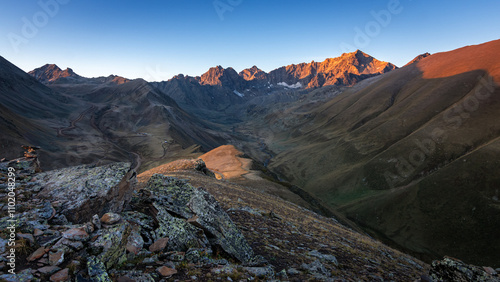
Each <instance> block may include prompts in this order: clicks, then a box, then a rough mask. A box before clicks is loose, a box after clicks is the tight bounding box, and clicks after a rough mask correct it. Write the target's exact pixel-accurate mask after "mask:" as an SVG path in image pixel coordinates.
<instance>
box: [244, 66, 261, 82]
mask: <svg viewBox="0 0 500 282" xmlns="http://www.w3.org/2000/svg"><path fill="white" fill-rule="evenodd" d="M239 75H240V76H241V77H243V79H244V80H254V79H257V80H266V79H267V73H265V72H264V71H262V70H261V69H259V68H258V67H257V66H253V67H251V68H249V69H244V70H242V71H241V72H240V73H239Z"/></svg>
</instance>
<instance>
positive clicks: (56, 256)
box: [49, 250, 64, 265]
mask: <svg viewBox="0 0 500 282" xmlns="http://www.w3.org/2000/svg"><path fill="white" fill-rule="evenodd" d="M63 262H64V251H63V250H58V251H57V252H55V253H49V264H50V265H59V264H61V263H63Z"/></svg>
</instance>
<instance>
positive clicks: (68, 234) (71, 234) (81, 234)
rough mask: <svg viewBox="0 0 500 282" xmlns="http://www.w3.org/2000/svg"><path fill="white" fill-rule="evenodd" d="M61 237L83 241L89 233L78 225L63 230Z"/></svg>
mask: <svg viewBox="0 0 500 282" xmlns="http://www.w3.org/2000/svg"><path fill="white" fill-rule="evenodd" d="M63 237H64V238H66V239H70V240H74V241H85V240H87V239H89V234H88V233H87V231H85V229H84V228H83V227H79V228H72V229H69V230H67V231H65V232H64V233H63Z"/></svg>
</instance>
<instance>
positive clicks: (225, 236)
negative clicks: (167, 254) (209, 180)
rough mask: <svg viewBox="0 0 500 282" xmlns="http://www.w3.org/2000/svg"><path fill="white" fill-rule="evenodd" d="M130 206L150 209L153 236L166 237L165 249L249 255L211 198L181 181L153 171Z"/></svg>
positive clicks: (238, 256)
mask: <svg viewBox="0 0 500 282" xmlns="http://www.w3.org/2000/svg"><path fill="white" fill-rule="evenodd" d="M132 206H134V207H135V208H136V209H137V208H138V209H139V210H145V211H148V210H149V211H151V210H153V211H154V212H152V213H151V214H150V216H152V217H153V218H154V220H155V222H157V224H158V228H157V229H156V231H155V233H154V237H155V239H160V238H163V237H168V238H169V241H168V243H167V249H168V250H180V251H187V249H188V248H189V247H194V248H217V249H220V250H222V251H223V252H225V253H227V254H228V255H229V256H231V257H233V258H235V259H237V260H239V261H241V262H244V263H248V262H250V261H251V260H252V258H253V251H252V249H251V247H250V246H249V245H248V243H247V242H246V240H245V238H244V237H243V235H242V234H241V232H240V231H239V230H238V228H237V227H236V225H235V224H234V223H233V222H232V220H231V219H230V218H229V216H228V215H227V213H226V212H225V211H224V210H223V209H222V208H221V207H220V205H219V203H218V202H217V201H216V200H215V198H214V197H213V196H212V195H210V194H209V193H208V192H206V191H204V190H202V189H200V188H198V189H197V188H194V187H192V186H191V185H189V184H188V183H186V182H184V181H180V180H177V179H175V178H171V177H166V176H163V175H160V174H155V175H153V176H152V177H151V179H150V180H149V182H148V184H147V186H146V187H145V188H144V189H143V190H142V191H141V193H140V196H138V197H137V198H134V201H133V202H132Z"/></svg>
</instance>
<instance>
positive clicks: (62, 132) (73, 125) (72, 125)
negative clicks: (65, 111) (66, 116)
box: [57, 106, 97, 137]
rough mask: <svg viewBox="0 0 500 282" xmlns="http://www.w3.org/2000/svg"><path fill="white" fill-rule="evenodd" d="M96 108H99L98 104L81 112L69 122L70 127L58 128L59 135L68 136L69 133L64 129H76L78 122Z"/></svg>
mask: <svg viewBox="0 0 500 282" xmlns="http://www.w3.org/2000/svg"><path fill="white" fill-rule="evenodd" d="M96 109H97V107H96V106H90V107H89V108H87V109H86V110H85V111H83V112H81V113H80V115H79V116H78V117H77V118H76V119H74V120H72V121H70V122H69V126H68V127H64V128H58V129H57V136H63V137H67V136H68V135H66V134H65V133H64V131H67V130H72V129H75V128H76V123H77V122H79V121H81V120H82V119H83V118H84V117H85V116H86V115H87V114H88V113H90V112H93V111H95V110H96Z"/></svg>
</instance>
